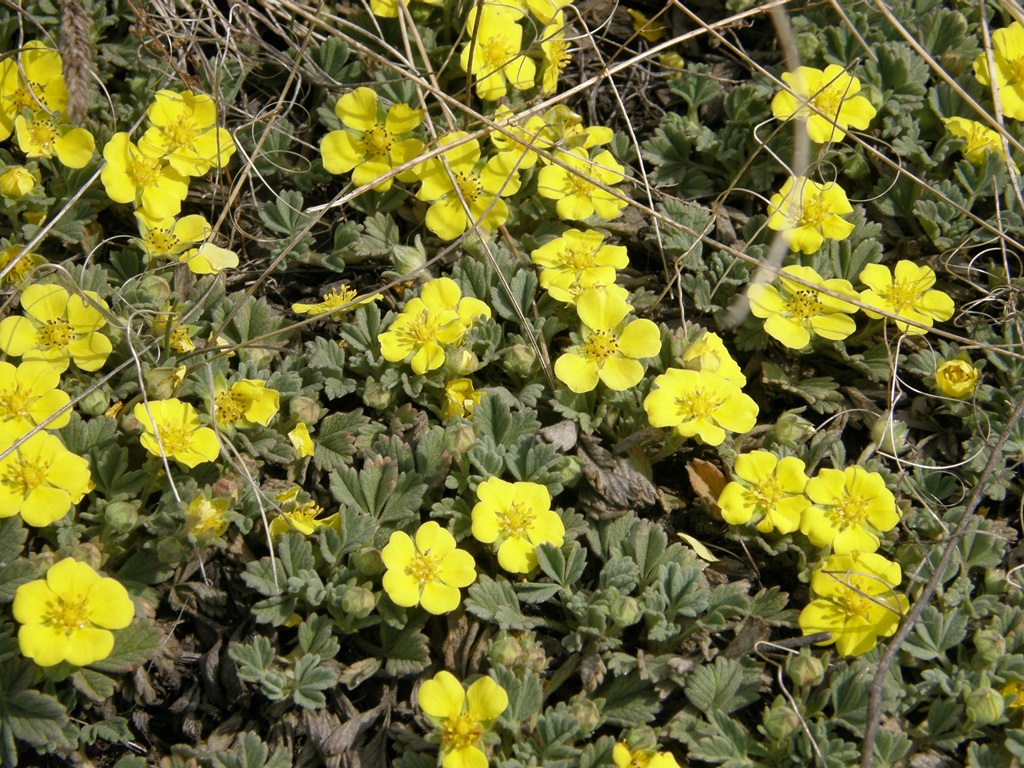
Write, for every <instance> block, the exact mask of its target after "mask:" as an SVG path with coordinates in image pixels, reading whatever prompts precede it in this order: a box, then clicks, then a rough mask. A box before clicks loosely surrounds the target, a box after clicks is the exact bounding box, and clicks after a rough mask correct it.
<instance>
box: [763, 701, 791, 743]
mask: <svg viewBox="0 0 1024 768" xmlns="http://www.w3.org/2000/svg"><path fill="white" fill-rule="evenodd" d="M761 722H762V727H763V728H764V732H765V733H766V734H767V735H768V738H770V739H772V740H774V741H782V740H783V739H786V738H789V736H791V735H792V734H793V733H794V732H795V731H797V730H798V729H799V728H800V715H799V714H798V713H796V712H794V711H793V708H792V707H791V706H790V704H789V702H787V701H786V700H785V699H784V698H783V697H782V696H776V697H775V701H773V702H772V705H771V707H769V708H768V709H766V710H765V711H764V714H763V715H762V716H761Z"/></svg>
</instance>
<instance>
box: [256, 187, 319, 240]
mask: <svg viewBox="0 0 1024 768" xmlns="http://www.w3.org/2000/svg"><path fill="white" fill-rule="evenodd" d="M302 208H303V200H302V193H301V192H297V191H296V190H294V189H284V190H281V191H280V192H279V193H278V195H277V197H276V198H275V199H274V200H272V201H270V202H268V203H266V204H264V205H263V206H261V207H260V209H259V216H260V220H261V221H262V222H263V223H264V224H265V225H266V227H267V229H269V230H270V231H271V232H274V233H276V234H278V235H290V234H292V233H293V232H295V231H296V230H298V229H301V228H302V227H303V226H304V225H305V223H306V222H307V221H308V219H309V217H308V216H306V214H305V213H303V211H302Z"/></svg>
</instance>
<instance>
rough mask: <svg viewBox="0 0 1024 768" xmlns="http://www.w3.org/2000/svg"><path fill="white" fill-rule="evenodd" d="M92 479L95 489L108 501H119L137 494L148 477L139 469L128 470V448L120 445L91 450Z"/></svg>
mask: <svg viewBox="0 0 1024 768" xmlns="http://www.w3.org/2000/svg"><path fill="white" fill-rule="evenodd" d="M91 456H92V480H93V482H94V483H96V490H97V491H99V492H100V493H101V494H102V495H103V496H105V497H106V498H107V499H108V500H109V501H120V500H124V499H129V498H132V497H133V496H135V495H137V494H138V492H139V491H140V490H141V489H142V487H143V486H144V485H145V484H146V480H147V479H148V478H147V476H146V473H145V472H143V471H142V470H141V469H136V470H131V471H129V470H128V465H129V464H128V449H127V448H125V447H124V446H120V445H110V446H105V447H104V448H103V449H102V450H93V451H92V452H91Z"/></svg>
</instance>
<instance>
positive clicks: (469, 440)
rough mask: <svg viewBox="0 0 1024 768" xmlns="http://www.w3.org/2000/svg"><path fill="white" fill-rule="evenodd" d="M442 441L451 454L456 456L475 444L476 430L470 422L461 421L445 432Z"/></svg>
mask: <svg viewBox="0 0 1024 768" xmlns="http://www.w3.org/2000/svg"><path fill="white" fill-rule="evenodd" d="M444 443H445V448H447V449H448V451H449V452H450V453H451V454H452V456H454V457H456V458H458V457H460V456H462V455H464V454H465V453H466V452H467V451H468V450H469V449H470V448H472V447H473V446H474V445H476V431H475V430H474V429H473V425H472V424H466V423H461V424H459V426H457V427H456V428H455V429H449V430H448V431H446V432H445V438H444Z"/></svg>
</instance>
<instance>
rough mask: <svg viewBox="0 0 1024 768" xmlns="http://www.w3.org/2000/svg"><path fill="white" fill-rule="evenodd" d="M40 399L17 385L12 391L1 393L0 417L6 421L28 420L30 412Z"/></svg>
mask: <svg viewBox="0 0 1024 768" xmlns="http://www.w3.org/2000/svg"><path fill="white" fill-rule="evenodd" d="M38 399H39V396H38V395H34V394H32V392H28V391H26V390H24V389H22V388H21V387H20V386H19V385H17V384H15V385H14V387H13V388H11V389H6V390H3V391H0V417H2V418H3V420H4V421H16V420H18V419H27V418H28V416H29V410H30V409H31V408H32V406H33V405H35V403H36V401H37V400H38Z"/></svg>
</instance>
